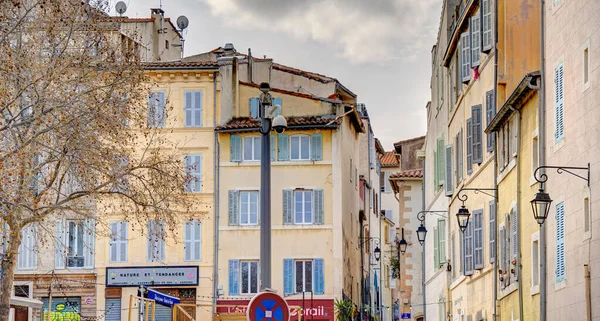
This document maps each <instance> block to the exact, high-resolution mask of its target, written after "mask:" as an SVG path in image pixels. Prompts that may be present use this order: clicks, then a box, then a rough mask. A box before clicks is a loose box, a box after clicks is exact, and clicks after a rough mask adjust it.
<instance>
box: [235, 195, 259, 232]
mask: <svg viewBox="0 0 600 321" xmlns="http://www.w3.org/2000/svg"><path fill="white" fill-rule="evenodd" d="M239 193H240V225H256V224H258V195H259V193H258V191H240V192H239Z"/></svg>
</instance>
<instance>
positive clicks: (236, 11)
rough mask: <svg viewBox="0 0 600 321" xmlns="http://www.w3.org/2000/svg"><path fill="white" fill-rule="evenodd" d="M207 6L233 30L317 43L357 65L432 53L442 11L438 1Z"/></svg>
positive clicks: (220, 0) (225, 2)
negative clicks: (279, 33)
mask: <svg viewBox="0 0 600 321" xmlns="http://www.w3.org/2000/svg"><path fill="white" fill-rule="evenodd" d="M202 1H203V2H205V3H206V4H207V5H208V6H209V8H210V10H211V13H212V14H213V15H215V16H218V17H220V18H222V19H224V21H226V23H227V25H229V26H231V27H235V28H239V29H250V30H252V29H254V30H264V31H267V30H268V31H271V30H274V31H276V32H281V33H284V34H288V35H290V36H293V37H295V38H297V39H300V40H307V39H309V40H314V41H317V42H319V43H322V44H325V45H328V46H331V47H333V48H335V50H337V51H338V52H337V54H338V55H339V56H341V57H343V58H344V59H347V60H348V61H350V62H352V63H364V62H377V63H382V62H384V61H388V60H396V59H402V60H404V61H406V60H410V59H411V58H410V57H414V52H415V51H422V50H424V49H426V50H427V51H428V50H429V46H430V45H431V44H430V43H429V42H430V39H431V38H432V36H433V35H432V34H431V33H432V32H433V31H434V30H435V28H432V26H434V25H435V24H436V23H437V17H438V16H439V14H438V12H439V10H440V1H439V0H369V1H367V0H304V1H298V0H256V1H248V0H202ZM432 11H435V13H434V14H432ZM433 17H435V18H433ZM432 18H433V19H432ZM425 39H426V40H425ZM424 40H425V41H424Z"/></svg>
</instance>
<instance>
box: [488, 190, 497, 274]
mask: <svg viewBox="0 0 600 321" xmlns="http://www.w3.org/2000/svg"><path fill="white" fill-rule="evenodd" d="M488 233H489V235H490V250H489V251H490V263H494V262H495V261H496V201H494V200H491V201H490V230H489V232H488Z"/></svg>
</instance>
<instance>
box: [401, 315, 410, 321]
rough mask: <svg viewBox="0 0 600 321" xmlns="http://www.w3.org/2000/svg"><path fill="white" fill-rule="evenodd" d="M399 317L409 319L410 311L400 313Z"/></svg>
mask: <svg viewBox="0 0 600 321" xmlns="http://www.w3.org/2000/svg"><path fill="white" fill-rule="evenodd" d="M400 319H409V320H410V313H402V314H401V315H400Z"/></svg>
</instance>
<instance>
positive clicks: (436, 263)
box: [433, 227, 440, 271]
mask: <svg viewBox="0 0 600 321" xmlns="http://www.w3.org/2000/svg"><path fill="white" fill-rule="evenodd" d="M439 268H440V235H439V231H438V228H437V227H434V228H433V270H434V271H437V270H438V269H439Z"/></svg>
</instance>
